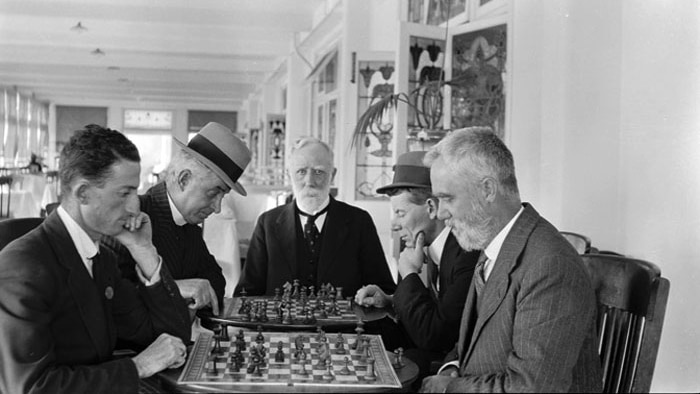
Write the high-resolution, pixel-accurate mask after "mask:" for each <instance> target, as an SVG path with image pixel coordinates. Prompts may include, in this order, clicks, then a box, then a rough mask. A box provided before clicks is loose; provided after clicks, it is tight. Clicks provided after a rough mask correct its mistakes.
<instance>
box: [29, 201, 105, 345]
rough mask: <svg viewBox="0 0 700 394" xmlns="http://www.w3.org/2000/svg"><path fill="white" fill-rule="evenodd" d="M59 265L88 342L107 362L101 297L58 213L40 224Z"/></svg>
mask: <svg viewBox="0 0 700 394" xmlns="http://www.w3.org/2000/svg"><path fill="white" fill-rule="evenodd" d="M43 225H44V226H45V227H46V233H47V236H48V238H49V242H50V244H51V248H52V249H53V251H54V253H55V254H56V257H57V259H58V263H59V264H61V265H63V266H64V267H65V268H67V269H68V270H69V273H68V280H67V284H68V288H69V289H70V292H71V293H72V295H73V300H74V302H75V304H76V306H77V307H78V310H79V311H80V317H81V318H82V320H83V324H85V326H86V328H87V331H88V333H89V335H90V339H91V340H92V342H93V344H94V345H95V349H96V350H97V353H98V354H99V355H100V358H102V359H106V358H107V357H109V353H110V345H109V344H110V341H109V337H108V333H107V330H106V329H105V328H106V327H107V325H108V322H107V321H106V320H105V319H106V314H105V310H104V307H103V304H102V298H101V297H102V294H97V291H96V287H95V282H94V281H93V280H92V278H91V277H90V274H89V273H88V271H87V268H85V265H84V264H83V261H82V259H81V258H80V255H79V254H78V250H77V249H76V248H75V245H74V243H73V240H72V239H71V237H70V235H69V234H68V230H66V227H65V226H64V224H63V221H62V220H61V218H60V217H59V216H58V214H52V215H49V217H48V218H46V220H45V221H44V224H43Z"/></svg>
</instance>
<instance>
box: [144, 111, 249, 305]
mask: <svg viewBox="0 0 700 394" xmlns="http://www.w3.org/2000/svg"><path fill="white" fill-rule="evenodd" d="M175 142H176V143H177V144H178V146H179V150H177V151H176V152H175V155H174V157H173V159H172V160H171V162H170V164H169V165H168V167H167V168H166V170H165V171H164V174H163V177H164V181H163V182H160V183H158V184H156V185H155V186H153V187H152V188H150V189H149V190H148V191H147V192H146V194H144V195H142V196H140V200H141V210H142V211H143V212H145V213H147V214H148V215H149V216H150V218H151V221H152V223H153V244H154V245H155V246H156V248H157V249H158V253H160V254H161V256H163V261H164V262H165V264H166V266H167V267H168V269H169V270H170V273H171V274H172V275H173V278H175V282H176V283H177V285H178V287H179V288H180V292H181V293H182V295H183V297H185V298H189V299H191V300H192V301H193V303H191V304H190V307H191V308H193V309H199V308H202V307H205V306H207V305H211V306H212V309H213V312H214V314H216V315H218V314H219V305H223V298H224V289H225V287H226V280H225V279H224V275H223V274H222V273H221V267H220V266H219V264H218V263H217V262H216V259H215V258H214V256H212V255H211V253H209V249H208V248H207V246H206V244H205V243H204V239H203V238H202V228H201V227H199V225H200V224H201V223H202V222H204V219H206V218H207V217H209V215H211V214H212V213H215V212H216V213H218V212H220V211H221V199H222V198H223V197H224V195H225V194H226V193H228V192H229V191H230V190H231V189H233V190H235V191H236V192H237V193H239V194H241V195H243V196H245V195H246V191H245V189H244V188H243V186H241V184H240V183H238V178H239V177H240V176H241V174H243V171H244V170H245V168H246V166H247V165H248V163H250V158H251V155H250V151H249V150H248V148H247V147H246V145H245V143H243V141H241V140H240V139H238V137H236V136H235V135H234V134H233V132H232V131H231V130H229V129H228V128H227V127H225V126H223V125H221V124H219V123H215V122H210V123H208V124H207V125H205V126H204V127H202V129H201V130H200V131H199V132H198V133H197V134H196V135H195V136H194V137H193V138H192V139H191V140H190V141H189V143H188V144H187V145H184V144H182V143H181V142H180V141H178V140H175ZM131 276H132V278H133V274H132V275H131Z"/></svg>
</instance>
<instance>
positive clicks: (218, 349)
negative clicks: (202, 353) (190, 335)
mask: <svg viewBox="0 0 700 394" xmlns="http://www.w3.org/2000/svg"><path fill="white" fill-rule="evenodd" d="M223 352H224V350H223V349H222V348H221V337H220V336H219V335H214V348H213V349H211V354H212V355H213V356H216V355H218V354H221V353H223Z"/></svg>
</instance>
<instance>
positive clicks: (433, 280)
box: [425, 253, 440, 298]
mask: <svg viewBox="0 0 700 394" xmlns="http://www.w3.org/2000/svg"><path fill="white" fill-rule="evenodd" d="M425 264H426V266H427V267H428V281H430V289H431V290H432V292H433V295H434V296H435V298H439V295H440V293H439V291H438V280H439V279H440V269H439V268H438V266H437V264H435V262H433V259H431V258H430V255H429V254H428V253H426V254H425Z"/></svg>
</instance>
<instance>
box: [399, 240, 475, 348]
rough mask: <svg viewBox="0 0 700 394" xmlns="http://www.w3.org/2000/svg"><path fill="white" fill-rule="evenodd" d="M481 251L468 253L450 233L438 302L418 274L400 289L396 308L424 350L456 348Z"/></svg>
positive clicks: (445, 248)
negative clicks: (465, 302)
mask: <svg viewBox="0 0 700 394" xmlns="http://www.w3.org/2000/svg"><path fill="white" fill-rule="evenodd" d="M479 254H480V252H479V251H473V252H465V251H464V250H462V248H461V247H460V246H459V244H458V243H457V239H456V238H455V237H454V235H452V233H450V234H449V235H448V237H447V240H446V241H445V247H444V249H443V251H442V256H440V276H439V281H440V291H439V293H438V299H435V297H434V296H433V294H432V291H431V290H430V289H429V288H427V287H425V285H424V284H423V282H422V281H421V279H420V277H419V276H418V275H408V276H407V277H406V278H403V279H402V280H401V281H400V282H399V285H398V286H397V287H396V293H394V309H395V310H396V314H397V315H398V317H399V320H401V323H402V324H403V326H404V327H405V329H406V332H407V333H408V334H409V336H410V337H411V339H412V340H413V342H414V343H415V344H416V346H418V347H419V348H422V349H427V350H435V351H448V350H450V349H451V348H453V347H454V344H455V342H456V341H457V337H458V334H459V325H460V321H461V319H462V311H463V310H464V301H465V300H466V298H467V290H468V289H469V286H468V285H467V284H468V283H470V282H471V280H472V275H474V268H475V266H476V263H477V261H478V260H479Z"/></svg>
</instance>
